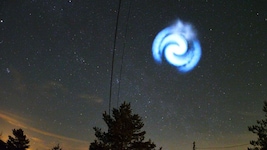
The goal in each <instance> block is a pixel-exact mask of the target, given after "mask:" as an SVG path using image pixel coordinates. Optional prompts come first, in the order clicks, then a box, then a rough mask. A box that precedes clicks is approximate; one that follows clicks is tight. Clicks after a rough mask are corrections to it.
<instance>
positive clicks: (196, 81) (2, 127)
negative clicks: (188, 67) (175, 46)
mask: <svg viewBox="0 0 267 150" xmlns="http://www.w3.org/2000/svg"><path fill="white" fill-rule="evenodd" d="M266 6H267V3H266V1H260V0H259V1H242V0H233V1H224V2H219V1H216V2H215V1H209V0H206V1H204V0H203V1H201V0H194V1H193V0H192V1H191V0H190V1H186V0H184V1H183V0H181V1H179V0H158V1H155V0H144V1H143V0H132V1H131V0H122V2H121V6H120V11H119V18H118V22H117V13H118V8H119V1H118V0H106V1H105V0H87V1H85V0H84V1H81V0H60V1H54V0H24V1H10V0H1V2H0V30H1V31H0V132H2V134H3V135H2V137H1V138H2V139H3V140H7V136H8V135H11V130H12V129H13V128H22V129H23V130H24V132H25V134H26V135H27V136H28V137H29V139H30V145H31V148H30V149H31V150H35V149H39V150H45V149H49V148H52V147H53V146H54V145H56V144H57V143H60V144H61V146H62V147H63V149H64V150H76V149H77V150H86V149H88V148H89V144H90V142H93V140H94V139H95V136H94V130H93V127H94V126H97V127H101V128H103V129H104V130H106V129H107V127H106V124H105V123H104V121H103V120H102V113H103V112H104V111H108V110H109V95H110V94H109V92H110V82H111V71H112V61H113V64H114V65H113V78H112V79H113V80H112V81H113V86H112V98H111V107H115V108H117V106H118V105H120V104H121V103H122V102H123V101H126V102H130V103H131V106H132V109H133V112H134V113H137V114H139V115H140V116H141V117H142V119H143V122H144V124H145V126H144V128H143V129H144V130H145V131H147V134H146V139H151V140H152V141H153V142H155V144H156V145H157V147H161V146H162V147H163V149H165V150H190V149H192V143H193V141H195V142H196V147H197V148H208V147H228V146H236V147H234V149H236V150H241V149H242V150H243V149H246V148H247V147H248V146H249V141H250V140H253V139H256V137H255V136H254V135H253V134H252V133H250V132H249V131H248V130H247V127H248V126H250V125H253V124H255V123H256V120H257V119H262V118H263V117H264V114H263V112H262V106H263V101H266V100H267V93H266V92H267V61H266V53H267V52H266V51H267V10H266ZM176 19H181V20H183V21H186V22H189V23H191V24H192V25H194V27H195V29H196V30H197V36H198V39H199V41H200V43H201V47H202V57H201V60H200V62H199V63H198V65H197V66H196V67H195V69H194V70H192V71H191V72H189V73H186V74H181V73H179V72H178V71H177V69H176V68H175V67H173V66H171V65H169V64H168V63H163V64H162V65H159V64H157V63H155V61H154V59H153V57H152V51H151V47H152V43H153V40H154V38H155V36H156V35H157V33H158V32H159V31H161V30H162V29H163V28H165V27H167V26H168V25H170V24H171V23H172V22H173V21H175V20H176ZM116 23H118V24H117V34H116V35H117V36H116V40H114V39H115V29H116ZM114 42H115V44H116V45H115V49H114ZM113 52H114V59H112V58H113V57H112V56H113ZM240 145H242V146H240Z"/></svg>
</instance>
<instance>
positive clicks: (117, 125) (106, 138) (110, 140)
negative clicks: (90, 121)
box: [89, 102, 156, 150]
mask: <svg viewBox="0 0 267 150" xmlns="http://www.w3.org/2000/svg"><path fill="white" fill-rule="evenodd" d="M130 107H131V106H130V104H127V103H125V102H124V103H123V104H122V105H121V106H120V108H119V109H115V108H114V109H113V110H112V116H110V115H108V114H107V113H106V112H105V113H104V114H103V119H104V121H105V123H106V124H107V126H108V132H102V131H101V129H100V128H97V127H94V130H95V136H96V138H97V140H95V141H94V142H92V143H91V144H90V147H89V150H155V147H156V145H155V144H154V143H153V142H151V140H148V141H144V139H145V137H144V135H145V134H146V132H145V131H141V129H142V127H143V126H144V124H143V122H142V119H141V117H139V115H137V114H132V110H131V108H130Z"/></svg>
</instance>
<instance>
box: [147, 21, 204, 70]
mask: <svg viewBox="0 0 267 150" xmlns="http://www.w3.org/2000/svg"><path fill="white" fill-rule="evenodd" d="M152 54H153V58H154V60H155V61H156V62H157V63H159V64H160V63H162V59H163V57H165V59H166V61H167V62H168V63H169V64H171V65H173V66H175V67H176V68H177V69H178V71H179V72H181V73H186V72H189V71H191V70H192V69H194V67H195V66H196V65H197V64H198V62H199V60H200V58H201V46H200V42H199V41H198V39H197V38H196V33H195V31H194V29H193V27H192V25H191V24H188V23H184V22H183V21H181V20H177V21H176V22H175V23H174V24H173V25H171V26H169V27H167V28H165V29H163V30H162V31H160V32H159V33H158V34H157V36H156V37H155V39H154V42H153V45H152Z"/></svg>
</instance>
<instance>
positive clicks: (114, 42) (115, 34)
mask: <svg viewBox="0 0 267 150" xmlns="http://www.w3.org/2000/svg"><path fill="white" fill-rule="evenodd" d="M120 9H121V0H119V6H118V12H117V19H116V26H115V33H114V41H113V50H112V61H111V71H110V72H111V73H110V83H109V104H108V106H109V109H108V113H109V115H110V107H111V98H112V84H113V74H114V58H115V49H116V41H117V32H118V23H119V16H120Z"/></svg>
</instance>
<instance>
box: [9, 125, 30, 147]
mask: <svg viewBox="0 0 267 150" xmlns="http://www.w3.org/2000/svg"><path fill="white" fill-rule="evenodd" d="M13 135H14V137H12V136H8V138H9V139H8V140H7V143H6V144H7V148H8V150H26V149H27V148H29V147H30V145H29V143H30V141H29V139H27V138H26V135H24V133H23V130H22V129H18V130H16V129H13Z"/></svg>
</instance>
